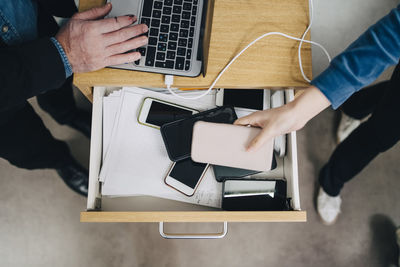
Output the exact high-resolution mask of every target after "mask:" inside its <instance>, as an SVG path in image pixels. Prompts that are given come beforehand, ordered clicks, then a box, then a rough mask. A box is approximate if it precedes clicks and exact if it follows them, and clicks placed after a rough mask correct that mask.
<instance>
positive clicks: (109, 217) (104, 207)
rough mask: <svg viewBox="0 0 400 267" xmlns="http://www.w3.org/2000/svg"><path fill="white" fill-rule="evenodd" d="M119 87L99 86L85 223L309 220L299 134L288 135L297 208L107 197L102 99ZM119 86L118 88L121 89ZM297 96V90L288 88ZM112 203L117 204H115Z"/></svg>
mask: <svg viewBox="0 0 400 267" xmlns="http://www.w3.org/2000/svg"><path fill="white" fill-rule="evenodd" d="M115 89H116V88H105V87H95V88H94V101H93V118H92V138H91V148H90V166H89V193H88V199H87V211H85V212H81V222H305V221H306V220H307V218H306V212H305V211H301V209H300V199H299V188H298V172H297V143H296V133H290V134H288V135H287V154H286V156H285V157H284V159H283V167H282V168H283V173H284V176H285V178H286V179H287V182H288V197H290V198H291V199H292V207H293V209H294V211H276V212H275V211H265V212H250V211H246V212H232V211H219V210H216V209H212V208H207V207H201V206H196V205H191V204H187V203H181V202H176V201H169V200H162V199H157V198H150V197H149V198H147V197H143V196H142V197H127V198H114V199H110V198H104V199H102V196H101V193H100V184H99V180H98V175H99V173H100V166H101V160H102V157H101V155H102V103H103V101H102V99H103V96H104V95H106V94H107V93H108V92H109V91H111V90H115ZM117 89H118V88H117ZM286 94H287V96H288V97H289V99H293V97H294V95H293V90H286ZM109 202H111V203H113V204H112V205H110V204H109Z"/></svg>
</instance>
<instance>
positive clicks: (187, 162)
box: [164, 158, 208, 197]
mask: <svg viewBox="0 0 400 267" xmlns="http://www.w3.org/2000/svg"><path fill="white" fill-rule="evenodd" d="M207 168H208V164H204V163H196V162H194V161H192V160H191V159H190V158H188V159H184V160H181V161H178V162H174V163H173V164H172V165H171V168H170V169H169V171H168V174H167V176H166V177H165V179H164V182H165V184H167V185H168V186H170V187H172V188H174V189H175V190H177V191H179V192H181V193H182V194H184V195H186V196H189V197H190V196H193V194H194V192H196V189H197V187H198V185H199V184H200V182H201V179H202V178H203V176H204V174H205V173H206V171H207Z"/></svg>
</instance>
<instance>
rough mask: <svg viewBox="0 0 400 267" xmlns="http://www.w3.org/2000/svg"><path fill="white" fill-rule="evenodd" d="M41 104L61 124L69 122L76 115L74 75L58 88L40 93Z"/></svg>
mask: <svg viewBox="0 0 400 267" xmlns="http://www.w3.org/2000/svg"><path fill="white" fill-rule="evenodd" d="M37 100H38V103H39V106H40V107H41V108H42V109H43V110H44V111H46V112H47V113H49V114H50V115H51V116H52V117H53V119H55V120H56V121H57V122H58V123H59V124H68V123H70V122H71V121H72V120H73V119H74V118H75V116H76V111H77V108H76V103H75V99H74V95H73V91H72V77H70V78H69V79H67V80H66V82H65V83H64V84H63V85H62V86H61V87H60V88H59V89H56V90H51V91H48V92H46V93H44V94H41V95H38V96H37Z"/></svg>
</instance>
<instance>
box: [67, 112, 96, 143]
mask: <svg viewBox="0 0 400 267" xmlns="http://www.w3.org/2000/svg"><path fill="white" fill-rule="evenodd" d="M91 124H92V116H91V114H90V112H88V111H83V110H78V111H77V112H76V115H75V116H74V118H73V119H72V120H71V122H70V123H68V125H69V126H71V127H72V128H74V129H75V130H78V131H79V132H81V133H83V134H84V135H85V136H86V137H87V138H90V133H91Z"/></svg>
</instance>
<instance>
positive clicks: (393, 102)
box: [319, 65, 400, 196]
mask: <svg viewBox="0 0 400 267" xmlns="http://www.w3.org/2000/svg"><path fill="white" fill-rule="evenodd" d="M382 90H383V91H384V93H383V94H382V97H381V98H380V100H379V101H378V102H377V104H376V106H375V108H374V109H373V111H372V116H371V117H370V118H369V119H368V121H366V122H364V123H362V124H361V125H360V126H359V127H358V128H357V129H356V130H354V131H353V132H352V133H351V134H350V135H349V137H347V138H346V139H345V140H344V141H343V142H342V143H341V144H339V145H338V147H337V148H336V149H335V151H334V152H333V154H332V156H331V158H330V159H329V161H328V163H327V164H326V165H325V166H324V167H323V168H322V170H321V172H320V176H319V182H320V184H321V186H322V188H323V189H324V191H325V192H326V193H328V194H329V195H331V196H337V195H339V193H340V190H341V189H342V187H343V185H344V183H346V182H347V181H349V180H351V179H352V178H353V177H354V176H355V175H356V174H358V173H359V172H360V171H361V170H362V169H363V168H364V167H365V166H367V165H368V164H369V163H370V162H371V160H372V159H374V158H375V157H376V156H377V155H378V154H379V153H381V152H384V151H386V150H388V149H389V148H391V147H392V146H394V145H395V144H396V143H397V142H398V141H399V139H400V124H399V118H400V105H399V99H400V67H399V65H398V66H397V67H396V69H395V71H394V73H393V75H392V78H391V80H390V81H389V82H387V83H386V84H385V87H384V88H383V89H382ZM377 94H378V93H377ZM360 104H361V103H360V102H358V103H355V104H354V105H355V106H356V105H358V106H359V107H360V106H362V105H360ZM346 105H351V102H349V103H348V104H346ZM360 109H361V107H360ZM365 110H366V109H365ZM365 110H361V112H360V113H359V115H360V114H361V113H362V112H365ZM353 112H354V113H356V112H355V111H354V110H353Z"/></svg>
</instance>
